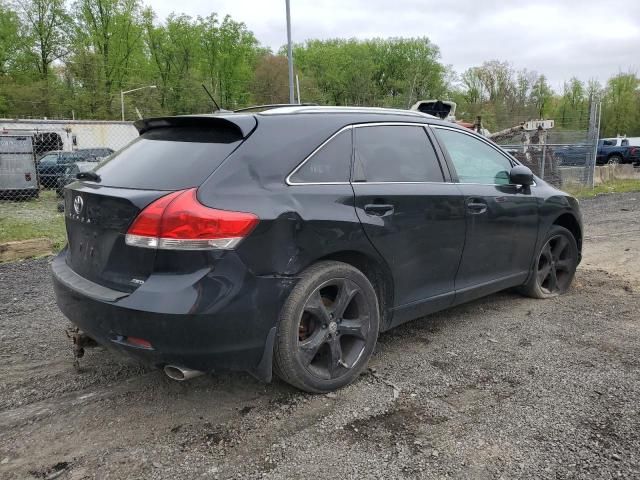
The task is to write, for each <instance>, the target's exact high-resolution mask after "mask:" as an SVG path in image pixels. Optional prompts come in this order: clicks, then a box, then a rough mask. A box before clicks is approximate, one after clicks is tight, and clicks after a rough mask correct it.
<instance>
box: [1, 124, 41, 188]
mask: <svg viewBox="0 0 640 480" xmlns="http://www.w3.org/2000/svg"><path fill="white" fill-rule="evenodd" d="M39 190H40V189H39V187H38V174H37V169H36V159H35V155H34V152H33V138H32V137H31V136H29V135H4V134H3V135H0V199H24V198H35V197H37V196H38V192H39Z"/></svg>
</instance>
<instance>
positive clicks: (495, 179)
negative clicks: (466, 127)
mask: <svg viewBox="0 0 640 480" xmlns="http://www.w3.org/2000/svg"><path fill="white" fill-rule="evenodd" d="M434 130H435V131H436V132H437V135H438V138H439V139H440V140H441V141H442V143H443V144H444V147H445V148H446V149H447V151H448V152H449V156H450V157H451V161H452V162H453V166H454V167H455V169H456V172H457V173H458V179H459V181H460V182H461V183H484V184H497V185H507V184H508V183H509V171H510V170H511V162H510V161H509V159H508V158H507V157H505V156H504V155H501V154H500V153H499V152H497V151H496V150H495V149H493V148H492V147H490V146H489V145H487V144H486V143H484V142H482V141H481V140H478V139H477V138H474V137H472V136H471V135H467V134H465V133H462V132H456V131H454V130H447V129H444V128H434Z"/></svg>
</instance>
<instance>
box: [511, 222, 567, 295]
mask: <svg viewBox="0 0 640 480" xmlns="http://www.w3.org/2000/svg"><path fill="white" fill-rule="evenodd" d="M577 267H578V245H577V244H576V239H575V238H574V237H573V234H572V233H571V232H570V231H569V230H567V229H566V228H564V227H561V226H559V225H553V226H552V227H551V229H550V230H549V233H547V236H546V237H545V240H544V243H543V244H542V248H541V249H540V251H539V252H538V253H537V254H536V260H535V264H534V267H533V272H532V275H531V278H529V280H528V281H527V283H526V284H525V285H524V286H523V287H522V288H521V289H520V291H521V293H523V294H524V295H526V296H528V297H532V298H553V297H557V296H558V295H562V294H563V293H565V292H566V291H567V290H568V289H569V287H570V286H571V282H572V281H573V277H574V276H575V273H576V268H577Z"/></svg>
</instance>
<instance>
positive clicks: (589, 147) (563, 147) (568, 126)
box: [489, 102, 607, 187]
mask: <svg viewBox="0 0 640 480" xmlns="http://www.w3.org/2000/svg"><path fill="white" fill-rule="evenodd" d="M599 122H600V106H599V104H598V103H596V102H592V103H591V107H590V110H589V115H588V116H585V117H584V118H579V119H573V118H566V117H565V118H561V119H550V120H544V121H542V120H534V121H521V122H519V123H516V122H515V121H514V126H513V127H509V128H506V129H504V130H501V131H498V132H495V133H491V134H489V137H490V138H492V139H493V140H494V141H495V142H496V143H498V144H500V145H501V146H502V147H503V148H504V149H506V150H507V151H509V153H511V154H512V155H513V156H515V157H516V158H517V159H518V160H519V161H520V162H522V163H523V164H525V165H526V166H528V167H529V168H531V170H532V171H533V172H534V173H535V174H536V175H537V176H539V177H540V178H542V179H544V180H545V181H547V182H549V183H551V184H552V185H555V186H557V187H568V186H582V187H593V183H594V171H595V167H596V166H597V165H601V164H605V163H607V159H606V158H604V157H601V156H599V155H598V131H599Z"/></svg>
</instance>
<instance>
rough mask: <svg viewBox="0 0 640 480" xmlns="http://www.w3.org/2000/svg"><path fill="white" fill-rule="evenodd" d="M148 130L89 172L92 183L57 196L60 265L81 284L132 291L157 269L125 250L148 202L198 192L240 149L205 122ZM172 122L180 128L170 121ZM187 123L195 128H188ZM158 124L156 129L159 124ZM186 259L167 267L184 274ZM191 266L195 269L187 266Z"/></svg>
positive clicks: (155, 262) (227, 130)
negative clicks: (63, 240)
mask: <svg viewBox="0 0 640 480" xmlns="http://www.w3.org/2000/svg"><path fill="white" fill-rule="evenodd" d="M170 121H172V120H167V121H166V122H163V123H161V124H162V125H168V126H163V127H158V128H151V129H149V130H147V131H146V132H144V133H143V134H142V135H141V136H140V137H139V138H138V139H136V140H134V141H133V142H132V143H130V144H129V145H128V146H127V147H125V148H124V149H122V150H120V151H119V152H118V153H117V154H114V155H112V156H111V157H109V158H107V159H106V160H104V161H103V162H101V163H100V164H98V166H97V167H96V168H95V170H94V172H95V173H96V174H97V175H98V176H99V181H89V180H82V181H77V182H75V183H72V184H70V185H69V187H68V188H66V189H65V192H64V197H65V216H66V227H67V237H68V251H67V258H66V261H67V264H68V265H69V266H70V267H71V268H72V269H73V270H74V271H75V272H76V273H77V274H79V275H81V276H82V277H84V278H86V279H88V280H91V281H92V282H95V283H98V284H100V285H103V286H106V287H108V288H113V289H116V290H120V291H133V290H135V288H137V287H138V286H139V285H141V284H142V283H144V281H145V280H146V279H147V278H148V276H149V275H150V274H151V273H152V272H154V271H158V268H159V269H162V268H164V267H163V266H162V265H161V264H162V261H164V260H166V258H164V257H163V259H164V260H161V259H160V258H159V257H158V256H159V255H164V256H165V257H170V256H171V255H175V254H173V253H172V252H168V251H167V252H165V253H157V252H156V250H154V249H147V248H139V247H135V246H129V245H127V244H126V243H125V235H126V232H127V230H128V228H129V226H130V225H131V224H132V222H133V221H134V219H135V218H136V217H137V215H138V214H139V213H140V211H141V210H142V209H144V208H145V207H146V206H147V205H149V204H150V203H151V202H153V201H154V200H157V199H158V198H160V197H162V196H165V195H167V194H169V193H171V192H173V191H176V190H184V189H187V188H192V187H198V186H200V185H201V184H202V182H204V181H205V180H206V179H207V177H208V176H209V175H211V173H213V171H214V170H215V169H216V168H217V167H218V166H220V164H221V163H222V162H223V161H224V159H225V158H226V157H227V156H228V155H229V154H230V153H231V152H233V151H234V150H235V149H236V148H237V147H238V146H239V145H240V144H241V143H242V141H243V135H242V132H241V131H240V130H239V129H237V128H235V127H234V126H233V125H232V124H228V125H227V124H225V123H224V122H220V121H218V120H216V121H215V122H214V123H213V124H211V122H213V120H210V121H209V124H207V123H206V120H203V122H204V124H202V125H198V124H197V121H195V120H193V119H191V120H183V121H185V122H190V123H189V124H188V125H186V126H181V125H176V126H170ZM178 121H181V120H180V119H178ZM194 122H195V123H196V124H194ZM159 123H160V122H159ZM203 255H206V254H205V253H203V252H188V253H186V254H183V255H182V257H180V259H179V261H178V260H174V261H173V262H168V263H170V264H171V265H172V266H174V267H175V266H176V265H177V267H176V268H183V269H185V270H187V271H188V269H189V268H191V265H192V264H193V263H191V262H190V261H189V260H190V259H191V260H193V259H194V258H195V257H196V256H199V257H198V258H199V259H200V260H201V261H200V263H199V265H202V264H206V261H207V260H206V258H204V259H202V258H201V257H202V256H203ZM194 263H197V262H194Z"/></svg>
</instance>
